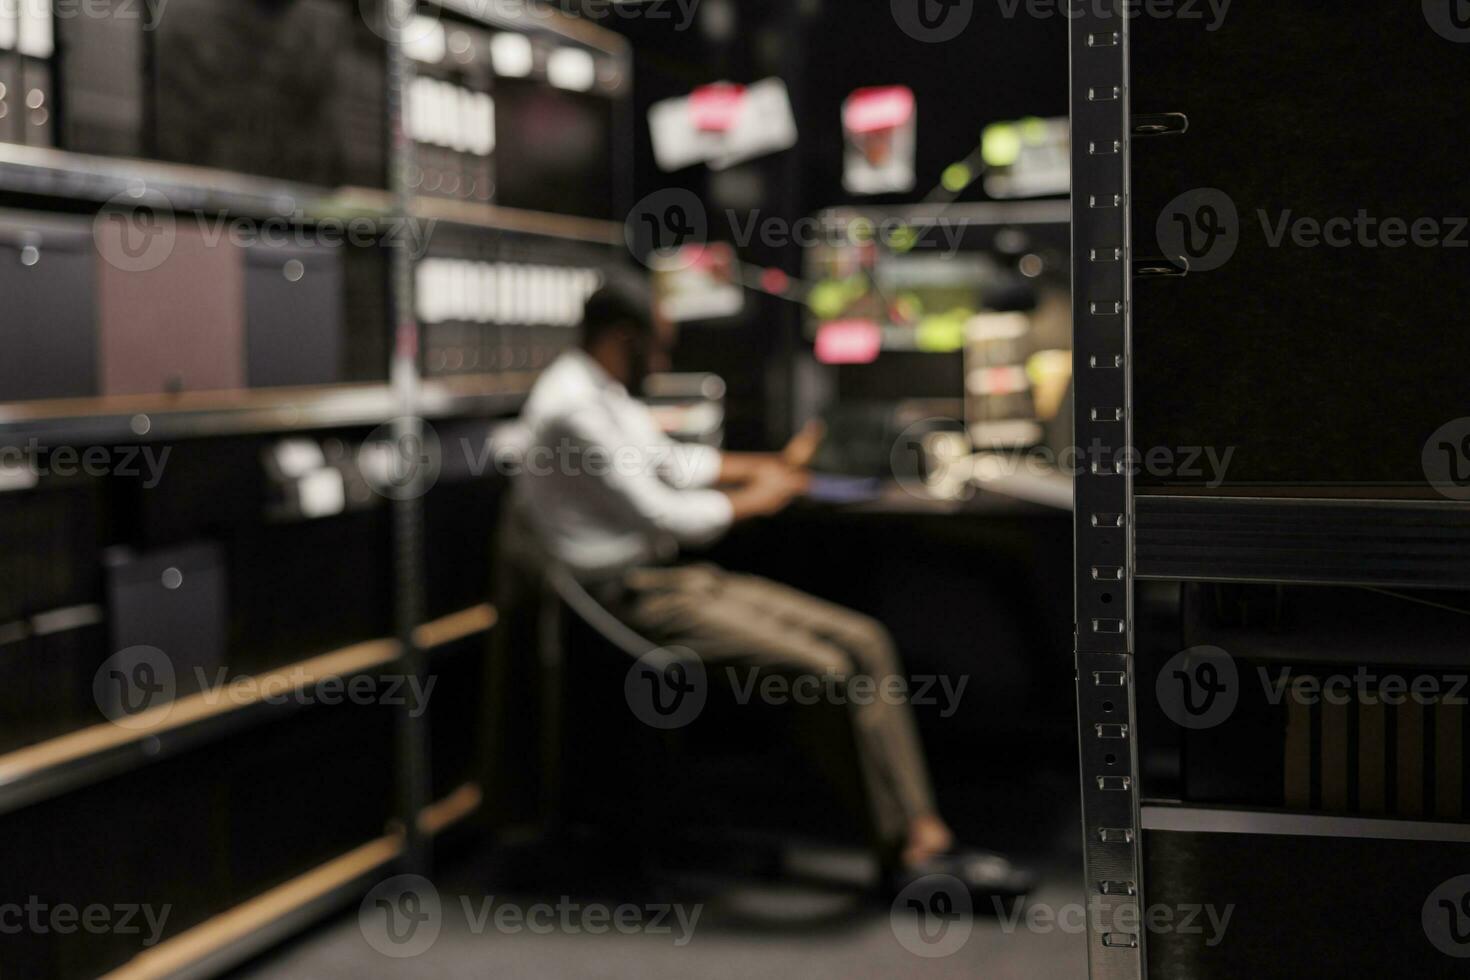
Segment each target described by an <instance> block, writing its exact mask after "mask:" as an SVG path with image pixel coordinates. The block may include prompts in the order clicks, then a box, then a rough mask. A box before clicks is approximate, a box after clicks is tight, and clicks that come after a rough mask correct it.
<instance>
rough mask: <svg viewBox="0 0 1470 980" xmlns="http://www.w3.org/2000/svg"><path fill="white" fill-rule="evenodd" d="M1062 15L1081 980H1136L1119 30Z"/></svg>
mask: <svg viewBox="0 0 1470 980" xmlns="http://www.w3.org/2000/svg"><path fill="white" fill-rule="evenodd" d="M1119 3H1120V0H1108V2H1107V3H1085V4H1078V5H1075V7H1073V8H1072V10H1071V14H1070V16H1071V72H1072V77H1071V88H1072V290H1073V299H1072V306H1073V336H1074V341H1073V348H1074V353H1073V358H1074V363H1073V376H1074V378H1075V383H1076V428H1075V431H1076V438H1077V446H1078V449H1079V466H1078V474H1077V480H1076V483H1077V498H1076V499H1077V513H1076V521H1077V524H1076V540H1075V548H1076V550H1075V558H1074V561H1075V565H1076V569H1075V570H1076V622H1075V630H1076V666H1077V726H1078V742H1079V754H1080V759H1081V770H1082V823H1083V833H1084V835H1085V838H1084V855H1085V875H1086V882H1087V892H1088V906H1089V908H1094V909H1096V913H1095V914H1092V915H1089V916H1088V935H1087V939H1088V968H1089V974H1090V976H1091V977H1092V980H1125V978H1132V980H1140V978H1142V976H1143V975H1144V966H1143V964H1144V949H1143V944H1144V936H1143V929H1142V917H1141V916H1140V914H1139V913H1140V910H1141V909H1142V908H1143V898H1142V884H1143V881H1142V874H1141V860H1140V846H1141V840H1140V827H1139V819H1138V748H1137V744H1136V741H1137V740H1136V735H1137V727H1136V724H1135V719H1136V712H1135V709H1134V704H1135V684H1134V681H1135V678H1134V670H1133V656H1132V652H1133V649H1134V645H1133V554H1132V534H1133V479H1132V469H1131V462H1130V457H1131V449H1132V364H1131V342H1130V341H1131V325H1132V319H1131V308H1130V305H1131V299H1132V289H1131V272H1130V268H1131V259H1132V254H1131V249H1130V245H1129V224H1128V193H1129V185H1128V160H1129V124H1130V123H1129V113H1128V18H1127V17H1126V16H1124V14H1123V13H1122V12H1121V10H1120V9H1119Z"/></svg>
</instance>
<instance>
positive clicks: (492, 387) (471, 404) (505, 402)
mask: <svg viewBox="0 0 1470 980" xmlns="http://www.w3.org/2000/svg"><path fill="white" fill-rule="evenodd" d="M535 380H536V373H535V372H532V371H516V372H508V373H505V374H466V375H461V376H458V377H453V378H434V379H431V380H426V381H425V382H424V383H423V386H422V387H421V388H420V389H419V397H418V408H419V415H421V416H423V417H424V418H426V419H437V418H452V417H455V416H463V415H505V414H510V413H513V412H518V411H520V407H521V403H522V402H523V401H524V400H525V397H526V395H527V394H529V393H530V391H531V385H532V383H534V382H535Z"/></svg>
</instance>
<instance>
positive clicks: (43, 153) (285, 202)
mask: <svg viewBox="0 0 1470 980" xmlns="http://www.w3.org/2000/svg"><path fill="white" fill-rule="evenodd" d="M143 188H146V189H147V190H148V191H151V192H155V193H159V194H162V195H163V196H164V197H165V198H167V200H168V202H169V204H170V206H172V207H173V209H174V210H176V211H188V210H196V209H197V210H202V211H218V210H228V211H231V212H233V213H234V214H235V215H237V216H254V217H278V216H281V215H292V214H295V213H297V212H300V213H301V214H302V216H303V217H304V218H305V219H307V220H316V219H321V218H355V217H368V218H388V217H390V216H391V215H392V214H393V196H392V195H391V194H389V193H388V192H387V191H386V190H378V189H374V188H367V187H335V188H334V187H318V186H314V185H311V184H301V183H295V182H292V181H286V180H276V179H273V178H270V177H258V176H254V175H251V174H242V173H235V172H233V171H229V170H217V169H214V168H212V167H195V166H189V165H185V164H176V163H163V162H159V161H154V160H138V159H132V158H128V157H107V156H94V155H92V154H87V153H73V152H70V151H68V150H57V149H52V148H49V147H39V146H22V145H20V144H16V143H0V190H3V191H9V192H11V193H17V194H34V195H39V196H43V197H60V198H67V199H73V200H83V201H90V202H92V203H96V204H102V203H105V202H107V201H110V200H111V199H112V198H114V197H116V196H117V195H119V194H123V193H128V192H134V193H136V192H137V191H138V190H140V189H143Z"/></svg>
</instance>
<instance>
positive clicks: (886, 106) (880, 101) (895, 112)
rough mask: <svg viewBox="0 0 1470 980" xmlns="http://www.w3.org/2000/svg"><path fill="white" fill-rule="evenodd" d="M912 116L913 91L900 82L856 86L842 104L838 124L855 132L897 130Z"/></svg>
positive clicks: (857, 133)
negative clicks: (873, 85)
mask: <svg viewBox="0 0 1470 980" xmlns="http://www.w3.org/2000/svg"><path fill="white" fill-rule="evenodd" d="M913 117H914V92H913V90H912V89H910V88H906V87H904V86H902V85H886V86H883V87H881V88H860V89H858V90H857V91H856V92H854V93H852V94H851V95H849V96H848V97H847V102H846V103H845V104H844V105H843V107H842V124H843V126H844V127H846V129H847V131H848V132H849V133H853V134H856V135H866V134H869V133H878V132H882V131H884V130H891V129H897V128H898V127H900V126H903V125H905V124H907V123H908V121H909V120H910V119H912V118H913Z"/></svg>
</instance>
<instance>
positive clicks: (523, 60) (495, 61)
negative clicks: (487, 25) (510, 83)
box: [490, 33, 536, 78]
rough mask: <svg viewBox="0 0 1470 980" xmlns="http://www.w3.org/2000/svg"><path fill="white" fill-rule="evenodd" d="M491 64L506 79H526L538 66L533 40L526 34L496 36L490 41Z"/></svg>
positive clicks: (496, 72)
mask: <svg viewBox="0 0 1470 980" xmlns="http://www.w3.org/2000/svg"><path fill="white" fill-rule="evenodd" d="M490 64H491V67H493V68H494V69H495V74H497V75H500V76H502V77H504V78H525V77H526V76H527V75H529V74H531V69H532V68H534V67H535V66H536V53H535V51H533V50H532V48H531V39H530V38H528V37H526V36H525V35H524V34H511V33H501V34H497V35H495V37H493V38H491V40H490Z"/></svg>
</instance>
